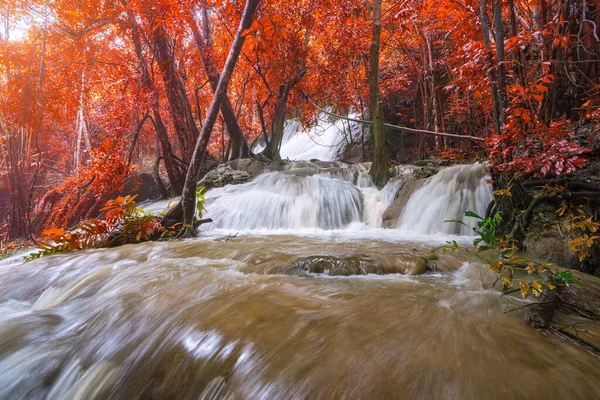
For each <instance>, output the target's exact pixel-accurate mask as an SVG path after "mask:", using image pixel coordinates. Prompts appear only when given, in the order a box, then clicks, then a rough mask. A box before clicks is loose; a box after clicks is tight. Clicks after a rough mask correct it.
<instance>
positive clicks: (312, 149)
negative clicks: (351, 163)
mask: <svg viewBox="0 0 600 400" xmlns="http://www.w3.org/2000/svg"><path fill="white" fill-rule="evenodd" d="M317 118H318V119H319V123H318V124H317V125H315V126H313V127H311V128H307V129H306V128H303V127H302V125H301V124H300V122H299V121H298V120H295V119H291V120H287V121H286V123H285V129H284V133H283V139H282V142H281V149H280V155H281V158H283V159H286V158H287V159H290V160H312V159H317V160H321V161H334V160H337V159H338V158H339V154H340V152H341V150H342V148H343V147H344V144H346V143H348V142H349V141H350V140H351V138H352V140H354V141H356V140H358V139H359V138H360V135H361V134H362V129H361V127H360V126H359V125H358V124H356V123H354V122H348V121H345V120H342V119H337V120H335V121H331V117H329V116H328V115H327V114H323V113H322V114H319V115H318V116H317ZM350 118H356V115H354V114H352V115H350ZM263 149H264V144H260V145H257V146H256V148H255V149H254V150H255V151H256V152H259V151H261V150H263Z"/></svg>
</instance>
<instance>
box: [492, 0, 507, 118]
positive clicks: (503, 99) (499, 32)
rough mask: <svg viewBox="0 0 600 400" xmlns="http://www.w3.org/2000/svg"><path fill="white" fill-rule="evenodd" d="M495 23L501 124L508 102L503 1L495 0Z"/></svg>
mask: <svg viewBox="0 0 600 400" xmlns="http://www.w3.org/2000/svg"><path fill="white" fill-rule="evenodd" d="M494 24H495V25H496V61H497V62H498V92H499V100H500V102H499V105H500V110H499V111H500V126H501V127H503V126H504V123H505V122H506V117H505V114H504V111H505V110H506V106H507V104H508V96H507V94H506V66H505V65H504V61H505V57H504V24H503V23H502V3H501V1H500V0H494Z"/></svg>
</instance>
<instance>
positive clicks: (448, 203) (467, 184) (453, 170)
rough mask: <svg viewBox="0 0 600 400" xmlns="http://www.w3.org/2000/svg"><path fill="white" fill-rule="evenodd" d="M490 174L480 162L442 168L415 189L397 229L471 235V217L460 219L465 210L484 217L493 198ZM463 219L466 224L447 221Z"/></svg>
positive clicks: (422, 232) (419, 232) (473, 223)
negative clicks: (489, 181)
mask: <svg viewBox="0 0 600 400" xmlns="http://www.w3.org/2000/svg"><path fill="white" fill-rule="evenodd" d="M489 179H490V176H489V175H488V173H487V171H486V169H485V167H484V166H483V165H481V164H474V165H458V166H454V167H450V168H445V169H443V170H441V171H440V172H438V173H437V174H436V175H434V176H432V177H431V178H429V180H428V181H427V182H426V183H425V184H424V185H423V186H422V187H421V188H420V189H419V190H417V191H416V192H415V193H414V194H413V195H412V196H411V197H410V199H409V201H408V203H407V204H406V207H405V208H404V210H403V211H402V215H401V217H400V220H399V223H398V228H399V229H400V230H403V231H406V232H412V233H416V234H425V235H431V234H436V233H443V234H457V235H473V234H474V233H473V229H472V228H473V227H474V226H476V222H477V221H476V220H475V219H474V218H463V216H464V212H465V211H474V212H476V213H477V214H479V215H481V216H483V215H484V214H485V211H486V207H487V206H488V204H489V203H490V201H492V199H493V195H492V188H491V185H490V184H489V183H488V180H489ZM447 220H462V221H463V222H464V223H465V224H467V225H468V226H463V225H460V224H457V223H452V222H447V223H444V221H447Z"/></svg>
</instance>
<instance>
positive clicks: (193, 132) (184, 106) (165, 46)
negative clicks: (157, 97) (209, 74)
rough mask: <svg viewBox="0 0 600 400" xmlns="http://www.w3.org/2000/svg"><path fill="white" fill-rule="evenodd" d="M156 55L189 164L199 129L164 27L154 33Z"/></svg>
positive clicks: (176, 129)
mask: <svg viewBox="0 0 600 400" xmlns="http://www.w3.org/2000/svg"><path fill="white" fill-rule="evenodd" d="M152 37H153V41H154V55H155V57H156V61H157V63H158V67H159V68H160V71H161V73H162V79H163V82H164V83H165V87H166V88H167V98H168V100H169V109H170V111H171V117H172V119H173V125H174V126H175V131H176V132H177V136H178V138H179V144H180V146H181V153H182V154H183V160H184V161H185V162H188V161H189V160H191V158H192V154H193V152H194V143H196V140H197V139H198V136H199V133H198V127H197V126H196V122H195V121H194V114H193V113H192V106H191V105H190V100H189V98H188V96H187V92H186V90H185V85H184V84H183V79H182V77H181V75H180V73H179V69H178V68H177V62H176V60H175V53H174V50H173V46H172V43H171V40H170V38H169V37H168V36H167V33H166V30H165V28H164V27H163V26H158V27H156V28H155V29H154V31H153V32H152Z"/></svg>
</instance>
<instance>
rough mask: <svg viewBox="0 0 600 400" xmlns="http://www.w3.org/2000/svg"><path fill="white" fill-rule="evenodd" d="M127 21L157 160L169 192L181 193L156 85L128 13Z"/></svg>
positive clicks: (133, 23)
mask: <svg viewBox="0 0 600 400" xmlns="http://www.w3.org/2000/svg"><path fill="white" fill-rule="evenodd" d="M129 22H130V23H131V38H132V40H133V45H134V48H135V53H136V55H137V58H138V62H139V64H140V70H141V71H140V74H141V83H142V88H143V89H144V90H145V91H147V92H148V93H149V94H150V104H151V105H150V106H151V108H152V117H153V118H152V123H153V126H154V130H155V131H156V136H157V138H158V142H159V143H160V153H161V156H162V157H159V160H160V159H162V160H163V163H164V166H165V170H166V172H167V178H168V179H169V183H170V185H171V192H173V193H181V191H182V190H183V180H184V177H183V172H182V169H181V168H178V167H177V164H176V163H175V159H176V157H175V153H174V152H173V148H172V147H171V141H170V140H169V134H168V132H167V127H166V126H165V124H164V122H163V120H162V117H161V115H160V109H159V104H158V91H157V90H156V87H155V86H154V81H153V80H152V78H151V76H150V71H149V69H148V63H147V62H146V59H145V58H144V53H143V50H142V41H141V38H140V31H139V27H138V26H137V24H136V23H135V18H134V16H133V15H132V14H130V15H129Z"/></svg>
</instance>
